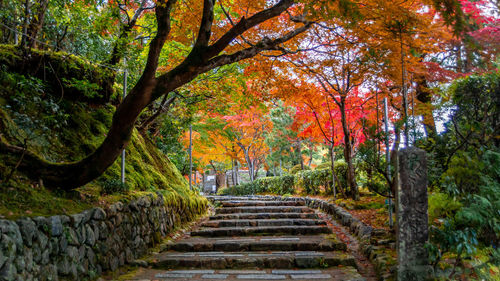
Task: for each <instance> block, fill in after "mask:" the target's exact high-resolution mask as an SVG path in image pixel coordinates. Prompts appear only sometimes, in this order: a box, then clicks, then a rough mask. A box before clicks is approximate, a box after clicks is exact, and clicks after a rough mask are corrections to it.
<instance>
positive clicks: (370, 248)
mask: <svg viewBox="0 0 500 281" xmlns="http://www.w3.org/2000/svg"><path fill="white" fill-rule="evenodd" d="M207 198H208V199H209V200H210V199H212V198H214V197H212V196H207ZM250 198H254V199H258V198H267V199H272V200H285V201H305V203H306V205H307V206H309V207H311V208H314V209H320V210H321V211H323V212H325V213H327V214H329V215H332V216H333V217H334V218H335V219H337V220H338V221H340V222H341V224H342V225H343V226H345V227H347V228H348V229H349V232H351V233H352V234H354V235H356V236H357V237H358V239H359V242H360V247H361V252H362V253H363V254H364V255H365V256H366V257H367V258H368V259H369V260H370V262H371V263H372V264H373V266H374V268H375V271H376V273H377V275H378V277H379V279H380V280H391V279H393V272H389V270H390V271H393V269H390V268H388V266H387V263H388V260H389V259H392V258H391V257H389V256H388V255H387V254H384V253H383V251H381V250H383V249H381V247H380V246H378V245H372V243H371V242H372V241H373V242H375V241H377V237H378V236H381V235H383V234H384V233H386V230H383V229H377V228H373V227H371V226H370V225H367V224H365V223H364V222H362V221H361V220H359V219H357V218H355V217H354V216H353V215H351V213H349V212H348V211H346V210H345V209H344V208H342V207H340V206H338V205H336V204H334V203H328V202H327V201H325V200H322V199H316V198H310V197H282V196H271V195H254V196H251V197H250Z"/></svg>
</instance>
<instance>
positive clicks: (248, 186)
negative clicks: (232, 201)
mask: <svg viewBox="0 0 500 281" xmlns="http://www.w3.org/2000/svg"><path fill="white" fill-rule="evenodd" d="M253 190H255V188H254V184H253V183H245V184H240V185H235V186H230V187H226V188H222V189H219V191H218V192H217V194H218V195H233V196H241V195H250V194H252V193H253Z"/></svg>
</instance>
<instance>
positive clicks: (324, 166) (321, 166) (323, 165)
mask: <svg viewBox="0 0 500 281" xmlns="http://www.w3.org/2000/svg"><path fill="white" fill-rule="evenodd" d="M331 167H332V162H331V161H328V162H323V163H321V164H319V165H318V166H316V168H314V169H315V170H323V169H330V168H331Z"/></svg>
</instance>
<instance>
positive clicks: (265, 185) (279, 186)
mask: <svg viewBox="0 0 500 281" xmlns="http://www.w3.org/2000/svg"><path fill="white" fill-rule="evenodd" d="M254 184H255V187H256V192H257V193H274V194H280V195H283V194H293V193H295V189H294V186H293V184H294V177H293V176H282V177H265V178H260V179H257V180H255V181H254Z"/></svg>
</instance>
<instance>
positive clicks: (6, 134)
mask: <svg viewBox="0 0 500 281" xmlns="http://www.w3.org/2000/svg"><path fill="white" fill-rule="evenodd" d="M43 55H44V56H50V57H51V58H52V59H55V58H57V57H59V58H60V59H61V60H60V64H61V66H60V67H61V69H64V70H65V71H66V72H67V73H68V74H69V73H73V71H76V68H78V67H80V66H82V64H85V62H84V61H80V59H79V58H76V57H71V58H68V59H63V57H64V58H66V57H65V55H64V54H60V53H46V52H45V53H44V54H43ZM18 56H19V55H18V52H17V51H16V50H13V49H12V48H11V47H9V46H0V64H6V63H9V62H11V61H12V60H19V59H20V58H19V57H18ZM66 64H71V65H66ZM73 64H74V65H73ZM75 65H77V66H78V67H76V68H75ZM85 67H87V68H88V70H89V71H91V72H93V73H101V72H103V71H104V72H106V71H107V70H102V69H97V68H95V67H94V66H92V65H88V64H86V65H85ZM102 75H105V74H102ZM106 75H107V74H106ZM84 78H85V77H84ZM54 87H56V86H54V85H52V84H51V83H48V82H47V81H43V80H42V79H39V78H36V75H35V76H33V75H30V74H29V73H19V72H17V71H13V70H10V68H6V67H1V68H0V134H1V136H2V137H3V139H4V140H6V141H7V142H9V143H11V144H14V145H18V146H23V145H24V143H25V141H26V145H27V148H28V149H29V150H30V151H31V152H34V153H36V154H38V155H39V156H41V157H42V158H43V159H46V160H47V161H52V162H67V161H77V160H80V159H82V158H83V157H85V156H86V155H88V154H90V153H91V152H93V151H94V150H95V149H96V148H97V147H98V146H99V145H100V144H101V142H102V141H103V140H104V138H105V136H106V133H107V131H108V128H109V127H110V125H111V121H112V116H113V113H114V111H115V107H114V106H112V105H110V104H94V103H92V104H89V103H88V102H84V101H77V100H75V99H72V98H67V96H64V98H62V99H61V97H59V96H56V95H54V94H51V92H54V91H56V90H57V89H54ZM9 157H10V159H8V158H9ZM7 160H9V161H7ZM17 160H18V159H15V158H14V159H13V158H12V156H9V155H0V180H1V181H2V183H1V184H0V216H4V217H8V218H15V217H19V216H38V215H53V214H72V213H78V212H81V211H82V210H84V209H88V208H90V207H91V206H92V205H107V204H110V203H114V202H117V201H130V200H132V199H136V198H138V197H140V196H143V195H145V194H147V193H152V192H157V191H159V192H161V193H162V194H163V195H164V197H165V200H166V202H167V203H166V204H167V205H170V206H175V207H176V208H177V207H180V208H181V209H185V210H186V212H187V213H186V216H187V217H192V215H194V213H193V214H188V213H189V212H193V211H191V210H193V209H194V210H197V211H198V213H199V211H200V210H202V209H204V208H206V205H207V202H206V200H205V199H204V198H202V197H199V196H197V195H196V194H195V193H194V192H192V191H190V190H189V188H188V185H187V181H186V180H185V179H184V178H183V177H182V176H181V174H180V172H179V171H178V170H177V169H176V167H175V166H174V165H173V164H172V162H171V161H170V160H169V159H168V157H167V156H166V155H164V154H162V153H161V152H160V151H159V150H158V149H157V148H156V146H155V144H154V143H152V142H151V141H150V140H149V139H147V138H146V137H144V136H142V135H141V134H139V133H138V132H137V131H136V130H135V131H134V132H133V134H132V137H131V141H130V143H129V145H128V146H127V148H126V168H125V170H126V182H127V185H128V187H129V188H130V192H128V193H125V194H123V193H116V194H109V195H102V194H101V189H102V186H103V185H104V184H105V183H106V182H107V181H111V180H116V179H119V178H120V173H121V169H120V161H119V159H117V161H116V162H115V163H114V164H113V165H112V166H110V167H109V168H108V169H107V170H106V172H105V173H104V174H103V175H101V176H100V177H99V178H98V179H96V180H94V181H92V182H90V183H89V184H87V185H85V186H83V187H80V188H78V189H77V190H75V191H74V192H59V191H50V190H47V189H45V188H44V187H43V183H42V182H33V181H30V180H29V179H28V178H27V177H26V176H25V175H23V174H22V173H20V172H18V171H16V172H14V173H13V175H12V177H10V179H9V180H8V182H4V181H5V180H6V179H7V178H8V177H9V175H10V174H11V172H12V170H13V166H12V165H11V166H9V165H7V164H5V163H13V162H14V163H15V162H17ZM185 207H188V208H185Z"/></svg>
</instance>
